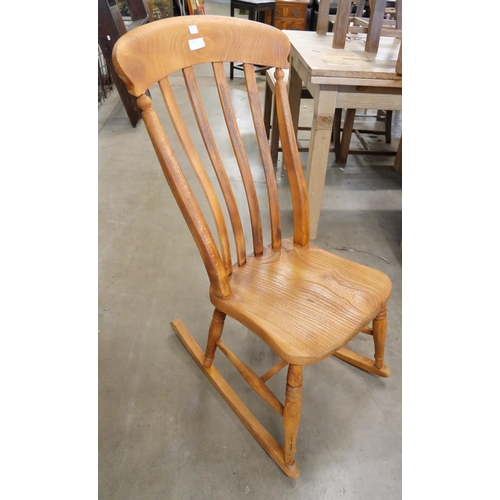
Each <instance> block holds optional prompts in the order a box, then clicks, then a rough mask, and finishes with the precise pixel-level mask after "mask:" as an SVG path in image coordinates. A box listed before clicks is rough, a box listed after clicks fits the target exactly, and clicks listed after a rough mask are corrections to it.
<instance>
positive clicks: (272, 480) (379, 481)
mask: <svg viewBox="0 0 500 500" xmlns="http://www.w3.org/2000/svg"><path fill="white" fill-rule="evenodd" d="M206 11H207V13H208V14H223V15H228V14H229V6H228V4H227V3H215V2H207V3H206ZM197 74H198V76H199V77H200V82H202V92H203V93H204V94H205V95H206V96H208V98H209V99H210V96H211V95H212V93H213V92H214V86H213V82H212V79H211V77H210V72H209V68H205V67H201V68H199V69H198V70H197ZM258 80H259V88H260V89H261V91H262V97H263V91H264V77H259V78H258ZM241 81H242V80H241V78H239V75H238V74H237V75H236V78H235V79H234V81H233V82H232V92H233V93H234V94H233V95H235V96H236V97H237V96H238V95H239V92H242V90H241ZM176 82H180V79H179V80H176V79H175V78H174V86H175V85H177V83H176ZM151 92H152V97H153V101H157V102H158V101H159V100H160V99H158V97H159V95H158V91H157V90H156V89H152V91H151ZM186 104H187V101H186ZM309 112H310V103H309V104H308V103H307V101H306V102H304V103H303V106H302V110H301V121H302V120H304V121H305V122H307V120H308V116H309V115H308V113H309ZM360 113H361V112H360ZM369 115H370V113H368V116H369ZM241 116H242V120H243V119H245V114H244V113H243V114H242V115H241ZM359 119H360V120H367V121H369V122H370V123H371V124H372V126H373V125H376V122H375V120H374V119H373V118H369V117H366V116H363V115H362V114H361V116H360V117H359ZM378 126H380V123H379V124H378ZM393 132H394V135H393V141H392V143H391V144H390V145H385V144H384V143H383V140H382V138H381V136H367V140H368V141H371V143H372V146H373V147H378V148H382V149H383V148H387V150H388V151H389V150H390V151H393V150H395V149H396V147H397V144H398V141H399V137H400V133H401V114H400V113H396V116H395V117H394V130H393ZM302 134H303V137H302V139H301V143H304V144H307V133H302ZM304 134H305V135H304ZM302 157H303V162H304V165H305V163H306V153H304V154H303V155H302ZM393 162H394V156H389V155H387V156H366V155H364V156H363V155H351V156H350V157H349V159H348V162H347V164H346V165H345V166H344V167H340V166H339V165H337V164H336V163H335V162H334V159H333V156H332V157H331V160H330V162H329V168H328V172H327V178H326V185H325V194H324V200H323V206H322V213H321V219H320V225H319V230H318V237H317V239H316V241H315V243H316V244H317V245H319V246H321V247H322V248H324V249H326V250H329V251H331V252H336V253H339V255H342V256H344V257H348V258H350V259H352V260H355V261H357V262H360V263H363V264H367V265H370V266H373V267H375V268H377V269H380V270H382V271H384V272H385V273H387V274H388V275H389V277H390V278H391V279H392V281H393V294H392V297H391V299H390V302H389V304H388V334H387V348H386V364H387V365H388V366H389V367H390V369H391V371H392V376H391V377H390V378H388V379H381V378H378V377H375V376H372V375H370V374H368V373H365V372H363V371H361V370H358V369H356V368H354V367H352V366H350V365H347V364H345V363H343V362H341V361H339V360H337V359H334V358H331V359H326V360H324V361H323V362H321V363H319V364H317V365H314V366H308V367H306V368H305V369H304V392H303V412H302V418H301V423H300V430H299V437H298V449H297V454H296V459H297V463H298V465H299V467H300V469H301V476H300V477H299V478H298V479H296V480H293V479H290V478H288V477H287V476H285V475H284V473H283V472H282V471H281V470H280V469H279V468H278V467H277V466H276V465H275V464H274V462H273V461H272V460H271V459H270V458H269V457H268V455H267V454H266V452H265V451H264V450H263V449H262V448H261V447H260V446H259V444H258V443H257V442H256V441H255V440H254V439H253V438H252V436H251V435H250V434H249V433H248V431H247V430H246V429H245V427H244V426H243V424H242V423H241V422H240V421H239V419H238V418H237V417H236V416H235V415H234V414H233V412H232V411H231V410H230V409H229V407H228V406H227V405H226V404H225V403H224V401H223V400H222V399H221V397H220V396H219V395H218V393H217V392H216V390H215V389H214V388H213V387H212V385H211V384H210V383H209V381H208V380H207V379H206V378H205V376H204V375H203V373H202V372H201V370H200V369H199V368H198V367H197V366H196V365H195V363H194V362H193V360H192V359H191V357H190V356H189V354H188V353H187V351H186V350H185V349H184V347H183V346H182V344H181V343H180V341H179V340H178V339H177V337H176V335H175V334H174V332H173V330H172V328H171V326H170V321H171V320H174V319H177V318H180V319H182V320H183V321H184V322H185V324H186V326H187V327H188V328H189V330H190V331H191V333H192V334H193V336H194V337H195V339H196V340H197V341H198V342H199V343H200V344H201V345H204V343H205V338H206V333H207V328H208V324H209V322H210V319H211V314H212V306H211V305H210V302H209V300H208V280H207V277H206V273H205V271H204V268H203V265H202V262H201V259H200V258H199V255H198V252H197V249H196V247H195V245H194V243H193V241H192V238H191V236H190V234H189V232H188V230H187V228H186V226H185V223H184V221H183V219H182V217H181V215H180V212H179V210H178V208H177V206H176V205H175V202H174V200H173V198H172V196H171V194H170V192H169V190H168V186H167V183H166V182H165V179H164V177H163V174H162V173H161V170H160V167H159V165H158V162H157V160H156V157H155V154H154V151H153V149H152V147H151V145H150V141H149V138H148V136H147V133H146V131H145V128H144V124H143V123H142V121H141V122H139V124H138V125H137V127H136V128H132V127H131V125H130V123H129V121H128V118H127V115H126V113H125V110H124V108H123V106H122V104H121V102H120V100H119V98H118V96H117V93H116V91H115V92H113V94H112V95H111V96H110V97H109V98H108V99H107V101H106V102H105V103H104V104H103V105H102V106H101V107H100V109H99V498H101V499H116V500H129V499H130V500H149V499H179V500H181V499H182V500H184V499H200V498H206V499H239V498H252V499H278V498H283V499H285V498H287V499H288V498H294V499H295V498H296V499H300V500H308V499H311V500H313V499H314V500H317V499H335V498H349V499H358V500H364V499H367V500H368V499H369V500H392V499H400V498H401V496H402V463H401V462H402V459H401V454H402V444H401V434H402V429H401V400H402V396H401V390H402V382H401V378H402V367H401V343H402V342H401V340H402V339H401V297H402V291H401V253H402V248H401V238H402V236H401V184H402V182H401V174H400V173H397V172H395V171H394V169H393V168H392V165H393ZM285 175H286V173H284V172H283V171H282V169H281V166H280V164H279V165H278V169H277V176H278V185H279V190H280V197H281V196H283V198H284V199H286V192H287V189H288V185H287V180H286V177H285ZM258 186H259V185H258ZM234 187H235V191H236V192H237V193H238V192H240V191H241V189H240V188H241V186H239V185H237V181H235V186H234ZM260 187H262V185H260ZM283 225H284V233H285V234H288V233H289V231H290V228H291V226H290V220H289V218H288V217H287V206H286V203H285V205H284V208H283ZM343 249H350V251H348V250H343ZM270 314H272V311H270ZM225 338H226V340H227V343H228V344H229V345H230V346H232V347H233V348H234V350H236V351H237V353H238V354H239V355H240V356H241V357H242V358H243V360H244V361H245V362H247V363H248V364H250V365H251V366H252V367H253V368H254V369H255V370H256V371H257V373H260V372H264V371H266V370H267V369H268V368H269V367H270V366H272V365H273V364H274V362H275V361H276V358H275V356H274V355H272V353H270V352H269V350H268V349H267V347H266V346H265V345H264V344H263V343H262V342H261V341H260V340H259V339H257V338H255V337H254V336H253V335H252V334H250V333H249V332H248V331H247V330H245V329H244V328H242V327H240V326H239V325H237V324H236V323H235V322H233V321H231V320H228V322H227V326H226V330H225ZM352 347H353V348H355V349H357V350H359V351H360V352H362V353H366V354H368V355H371V354H372V343H371V339H370V338H368V337H366V336H363V337H360V338H358V339H355V340H354V341H353V342H352ZM217 361H218V362H219V370H220V371H221V373H222V374H223V375H224V376H225V377H227V379H228V381H229V382H230V383H231V384H232V385H233V387H234V388H235V389H236V390H237V392H238V394H239V395H240V397H241V398H242V399H243V400H244V401H245V403H246V404H247V405H248V406H249V407H250V408H251V409H252V410H253V411H254V412H255V413H256V415H257V417H258V418H259V419H261V420H262V421H263V423H264V424H265V425H266V426H267V428H268V429H269V431H270V432H271V433H272V434H273V435H274V436H275V437H276V438H277V439H278V440H281V439H282V429H281V422H280V421H279V417H277V415H276V414H275V413H273V410H269V411H268V409H267V408H265V407H264V404H263V403H262V402H261V401H260V400H258V398H257V396H255V395H254V394H253V393H250V389H249V388H248V387H246V386H245V383H244V382H243V381H242V379H241V377H240V375H239V374H238V373H237V372H236V371H235V370H234V369H233V368H232V366H229V365H228V362H227V361H226V360H225V359H221V357H220V356H219V358H218V359H217ZM270 387H271V388H272V389H273V390H274V391H275V392H276V393H277V394H278V395H283V393H284V387H285V385H284V373H280V374H278V375H277V376H276V377H274V378H273V379H272V380H271V381H270Z"/></svg>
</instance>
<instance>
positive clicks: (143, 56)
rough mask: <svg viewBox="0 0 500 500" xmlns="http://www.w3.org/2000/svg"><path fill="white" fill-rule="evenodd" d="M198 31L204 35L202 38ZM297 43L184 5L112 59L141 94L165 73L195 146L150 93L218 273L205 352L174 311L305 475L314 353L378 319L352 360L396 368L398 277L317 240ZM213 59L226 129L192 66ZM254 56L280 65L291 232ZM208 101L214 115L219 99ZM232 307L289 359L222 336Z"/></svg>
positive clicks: (234, 399)
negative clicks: (223, 362)
mask: <svg viewBox="0 0 500 500" xmlns="http://www.w3.org/2000/svg"><path fill="white" fill-rule="evenodd" d="M193 25H196V27H197V30H198V33H197V34H195V35H191V34H190V32H189V29H188V28H189V26H193ZM200 38H201V39H202V40H203V46H202V47H201V46H200V41H199V39H200ZM190 40H191V41H192V40H195V43H198V46H196V47H195V48H194V49H193V48H192V46H191V49H186V47H189V41H190ZM196 40H198V41H197V42H196ZM289 49H290V45H289V42H288V39H287V37H286V36H285V35H284V34H283V33H282V32H281V31H279V30H277V29H275V28H272V27H269V26H266V25H263V24H261V23H256V22H252V21H246V20H242V19H236V18H233V19H228V18H224V17H220V18H219V17H216V16H193V17H191V18H190V17H189V16H186V17H183V18H173V19H166V20H164V21H157V22H155V23H153V24H151V25H150V27H148V29H142V30H140V29H137V30H134V32H133V33H130V36H129V35H125V36H124V37H122V38H121V40H120V41H119V43H118V44H117V45H116V48H115V52H114V62H115V65H116V68H117V72H118V73H119V74H120V75H121V77H122V78H123V80H124V81H125V82H126V83H127V85H128V88H129V89H130V91H131V92H132V93H134V95H135V94H137V95H140V94H141V92H144V90H145V89H147V88H149V87H150V86H152V84H153V83H154V82H155V81H157V82H159V85H160V89H161V92H162V96H163V100H164V102H165V104H166V107H167V109H168V111H169V114H170V117H171V120H172V122H173V123H174V131H175V133H176V134H177V138H178V140H179V142H180V143H181V144H182V147H183V149H184V152H185V153H186V157H187V160H186V161H182V162H181V161H180V160H178V159H177V158H176V156H175V154H174V150H173V148H172V147H171V146H170V142H169V139H168V138H167V135H166V133H165V131H164V129H163V128H162V125H161V123H160V121H159V119H158V116H157V114H156V112H155V111H154V110H153V108H152V102H151V99H150V98H149V97H148V96H146V95H140V97H139V98H138V105H139V107H140V109H141V110H142V114H143V119H144V123H145V125H146V129H147V131H148V134H149V136H150V138H151V140H152V143H153V146H154V148H155V151H156V153H157V156H158V159H159V162H160V165H161V167H162V170H163V172H164V174H165V178H166V179H167V182H168V184H169V186H170V188H171V190H172V193H173V195H174V197H175V199H176V201H177V203H178V205H179V208H180V210H181V213H182V215H183V216H184V218H185V220H186V223H187V225H188V227H189V229H190V231H191V233H192V235H193V238H194V241H195V243H196V245H197V246H198V249H199V252H200V255H201V257H202V260H203V262H204V264H205V267H206V271H207V274H208V277H209V281H210V287H209V292H210V300H211V302H212V304H213V305H214V306H215V311H214V314H213V318H212V322H211V324H210V328H209V332H208V339H207V347H206V350H205V353H203V351H202V349H201V348H200V347H199V345H198V344H197V343H196V342H195V341H194V339H193V337H192V336H191V335H190V333H189V332H188V330H187V329H186V327H185V326H184V325H183V323H182V322H181V321H179V320H176V321H174V322H172V326H173V328H174V330H175V332H176V333H177V335H178V336H179V338H180V339H181V341H182V343H183V344H184V346H185V347H186V349H187V350H188V352H189V353H190V354H191V356H192V357H193V358H194V360H195V361H196V363H197V364H198V366H199V367H200V368H201V369H202V370H203V372H204V373H205V375H206V376H207V377H208V378H209V380H210V381H211V382H212V384H213V385H214V386H215V387H216V388H217V390H218V391H219V393H220V394H221V395H222V396H223V398H224V399H225V400H226V402H227V403H228V404H229V406H230V407H231V408H232V409H233V411H234V412H235V413H236V415H237V416H238V417H239V418H240V420H241V421H242V422H243V424H244V425H245V426H246V427H247V429H248V430H249V431H250V432H251V434H252V435H253V436H254V437H255V438H256V439H257V441H258V442H259V443H260V444H261V446H262V447H263V448H264V449H265V450H266V451H267V452H268V453H269V455H270V456H271V458H272V459H273V460H274V461H275V462H276V463H277V464H278V466H279V467H280V468H281V469H282V470H283V471H284V472H285V473H286V474H287V475H288V476H290V477H292V478H295V477H298V475H299V469H298V467H297V465H296V462H295V454H296V444H297V432H298V428H299V422H300V413H301V392H302V366H303V365H308V364H312V363H316V362H318V361H321V360H322V359H325V358H328V357H329V356H330V355H332V354H334V355H338V353H340V354H341V355H342V353H343V351H342V349H343V348H344V346H345V345H346V344H347V343H348V342H349V341H350V340H351V339H352V338H354V337H355V336H356V335H357V334H358V333H359V332H360V331H362V330H364V329H366V328H367V327H368V325H369V324H370V323H371V322H372V321H373V329H372V330H373V337H374V342H375V352H376V355H375V356H376V360H368V359H366V358H363V357H358V358H356V359H355V360H354V361H353V360H352V359H350V360H349V359H348V361H349V362H350V363H352V364H354V365H355V366H359V367H360V368H362V369H364V370H366V371H369V372H371V373H375V374H377V375H381V376H386V375H387V367H385V366H384V365H383V348H384V342H385V307H386V303H387V300H388V299H389V296H390V293H391V282H390V280H389V278H388V277H387V276H386V275H385V274H383V273H382V272H380V271H378V270H375V269H372V268H368V267H366V266H362V265H360V264H357V263H355V262H351V261H349V260H347V259H344V258H342V257H339V256H336V255H334V254H331V253H329V252H326V251H325V250H322V249H321V248H319V247H317V246H315V245H312V244H310V243H309V223H310V222H309V202H308V196H307V188H306V183H305V179H304V174H303V170H302V165H301V162H300V157H299V153H298V149H297V143H296V140H295V133H294V127H293V121H292V115H291V110H290V106H289V101H288V94H287V90H286V84H285V81H284V79H283V75H284V73H283V69H286V68H287V67H288V55H289ZM231 61H239V62H241V63H242V64H243V71H244V76H245V78H246V85H247V93H248V103H249V107H250V113H251V115H252V119H253V123H254V129H255V135H256V141H255V142H256V144H257V147H258V149H259V152H260V163H261V164H260V165H258V164H252V165H250V160H249V157H247V154H246V141H243V139H242V134H241V132H240V131H239V127H238V120H237V119H236V116H235V111H234V108H233V105H232V102H231V91H230V89H229V87H228V85H227V79H226V78H225V74H224V67H223V63H224V62H231ZM205 62H210V63H212V66H213V70H214V81H215V83H216V87H217V93H218V96H219V100H220V104H221V117H220V120H221V121H220V126H221V127H224V126H225V127H226V128H227V134H224V133H222V134H221V133H215V132H219V131H218V130H217V131H215V132H214V130H212V129H211V127H210V120H209V119H208V117H207V111H206V109H205V106H204V103H203V98H202V92H201V91H200V89H199V88H198V85H197V81H196V76H195V71H194V69H193V65H194V64H198V63H205ZM254 64H259V65H268V66H273V67H276V71H275V78H276V84H275V95H276V115H277V120H278V126H279V131H280V138H281V143H282V149H283V155H284V158H285V161H286V165H287V175H288V181H289V185H290V190H291V198H292V205H293V220H294V228H293V236H292V237H290V238H285V239H282V236H281V223H280V215H279V214H280V212H279V205H278V193H277V185H276V179H275V172H274V170H273V167H272V160H271V154H270V150H269V144H268V141H267V137H266V132H265V126H264V118H263V116H262V111H261V105H260V100H259V96H258V88H257V82H256V79H255V71H254ZM178 70H182V74H183V75H184V81H185V86H186V89H187V92H188V95H189V99H190V101H191V107H192V112H193V115H194V117H195V120H196V123H197V125H198V128H199V131H200V134H201V137H202V139H203V145H204V146H205V149H206V152H207V157H208V158H209V162H210V163H211V166H212V168H213V169H214V172H215V177H216V178H217V181H218V182H219V187H220V191H221V198H222V199H224V200H225V208H226V209H227V213H228V217H229V219H230V221H231V227H232V228H233V233H234V236H235V243H236V248H235V254H236V262H235V263H234V264H232V266H229V259H230V244H229V237H228V233H227V228H226V225H225V222H224V215H223V213H222V205H221V204H220V203H219V201H218V200H217V196H216V190H215V189H214V187H213V186H212V183H211V180H210V176H209V175H208V173H207V172H206V171H205V168H207V167H206V166H204V165H203V163H202V160H201V158H202V155H201V154H198V152H197V150H196V146H195V143H194V141H193V140H192V139H191V138H190V136H189V130H188V129H187V127H186V123H185V122H184V119H183V118H182V116H181V112H180V109H179V106H178V104H177V103H176V100H175V96H174V92H173V91H172V88H171V86H170V83H169V81H168V76H169V74H171V73H172V72H175V71H178ZM211 104H213V103H211ZM210 110H211V116H210V118H211V119H212V118H213V115H212V113H214V111H213V106H212V107H211V108H210ZM182 111H183V112H184V111H185V110H182ZM186 111H187V110H186ZM217 128H218V127H217ZM174 131H172V133H171V135H172V136H173V135H174ZM245 133H247V131H245ZM245 139H246V137H245ZM173 140H176V138H175V137H174V138H173ZM218 140H222V141H223V144H222V146H221V147H224V148H226V149H227V146H228V144H230V145H231V146H232V148H233V151H234V154H235V159H236V163H237V165H238V170H239V172H240V174H241V179H240V181H239V182H241V184H242V185H243V186H244V192H245V195H246V202H247V207H246V208H247V209H248V210H249V214H250V216H249V219H250V226H251V233H252V239H253V252H252V253H250V254H249V255H247V254H246V249H245V236H244V224H243V223H242V219H241V218H240V210H239V208H238V204H237V201H238V200H237V199H236V196H235V195H234V193H233V185H232V184H234V183H235V182H237V181H230V180H229V175H228V173H227V171H226V165H225V164H224V161H223V157H222V155H221V154H220V153H219V150H220V149H219V147H218V145H217V141H218ZM256 163H258V159H257V160H256ZM184 164H187V165H184ZM189 164H190V165H191V167H192V168H193V169H194V171H195V173H196V176H197V178H198V180H199V182H200V184H201V187H202V190H203V194H204V196H205V199H206V201H207V202H208V205H209V207H210V209H209V210H207V212H209V213H211V215H212V216H213V219H214V220H215V226H216V228H217V234H218V236H219V246H220V250H219V248H218V246H217V244H216V241H215V239H214V237H213V235H212V233H211V231H210V225H209V224H208V222H207V220H206V218H205V216H204V214H203V212H202V210H201V208H200V205H199V204H198V202H197V201H196V199H195V195H194V193H195V192H196V191H195V190H193V189H191V187H190V186H189V183H188V181H187V177H186V175H185V174H184V172H183V169H182V168H181V166H186V168H187V167H188V166H189ZM257 168H262V169H263V172H264V177H265V179H266V184H267V187H268V201H269V205H270V206H269V217H270V222H271V235H270V240H271V241H270V244H267V242H266V243H264V235H263V233H262V227H261V226H262V224H261V213H260V211H261V207H259V203H258V201H257V194H256V189H255V185H254V180H253V176H254V172H255V171H256V170H254V169H257ZM234 172H235V169H233V170H232V171H231V176H233V174H234ZM202 196H203V195H202ZM226 316H230V317H231V318H234V319H235V320H237V321H239V322H240V323H242V324H243V325H244V326H246V327H247V328H249V329H250V330H251V331H252V332H253V333H254V334H256V335H258V336H259V337H260V338H261V339H262V340H263V341H264V342H265V343H266V344H267V345H268V346H269V347H270V348H271V349H272V350H273V351H274V353H275V354H276V355H277V356H278V357H279V358H280V361H279V362H278V363H277V364H276V365H275V366H273V367H272V368H270V369H269V370H268V371H267V372H266V373H264V375H262V376H261V377H259V376H258V375H257V374H256V373H255V372H254V371H253V370H252V369H251V368H250V367H249V366H247V364H245V363H244V362H243V361H242V360H241V359H239V358H238V356H237V355H236V354H235V352H233V350H232V349H230V348H229V347H228V345H227V344H226V343H225V342H223V341H222V338H221V337H222V332H223V327H224V322H225V318H226ZM217 349H219V350H220V351H221V353H223V354H225V355H226V356H227V358H228V360H229V361H230V362H231V363H232V364H233V365H234V367H235V368H236V369H237V370H238V372H239V373H240V374H241V375H242V376H243V378H244V379H245V380H246V381H247V382H248V384H249V385H250V387H252V388H253V389H254V390H255V391H256V392H257V394H259V395H260V396H261V397H262V398H263V399H264V400H265V401H266V402H267V403H268V404H269V405H270V406H271V407H272V408H273V409H274V410H275V411H276V412H277V413H278V414H279V415H280V416H282V418H283V425H284V443H283V445H282V446H280V445H279V444H278V443H277V441H276V440H275V439H274V438H273V437H272V436H271V435H270V434H269V432H268V431H267V430H266V429H265V428H264V427H263V426H262V425H261V424H260V422H259V421H258V420H257V419H256V418H255V416H254V415H253V414H252V413H251V412H250V411H249V410H248V408H247V407H246V406H245V405H244V404H243V403H242V401H241V400H240V399H239V398H238V396H237V395H236V394H235V393H234V391H233V390H232V389H231V388H230V387H229V385H228V384H227V382H226V381H225V380H224V379H223V378H222V377H221V375H220V373H219V372H218V371H217V369H216V368H215V366H214V363H215V362H214V360H215V358H216V351H217ZM346 356H347V357H348V358H349V356H351V355H350V354H349V353H347V354H346ZM338 357H340V356H338ZM351 358H352V356H351ZM381 364H382V366H380V365H381ZM287 365H288V374H287V385H286V393H285V401H284V403H283V404H282V403H281V402H280V400H279V399H278V398H277V397H276V395H275V394H274V393H273V392H272V391H271V390H270V389H269V388H268V386H267V385H266V381H267V380H269V379H270V378H271V377H272V376H273V375H275V374H276V373H278V371H280V370H281V369H283V368H284V367H285V366H287Z"/></svg>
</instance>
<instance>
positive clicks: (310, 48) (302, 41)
mask: <svg viewBox="0 0 500 500" xmlns="http://www.w3.org/2000/svg"><path fill="white" fill-rule="evenodd" d="M283 33H284V34H285V35H286V36H287V37H288V39H289V40H290V43H291V46H292V47H291V55H292V57H297V58H298V59H299V60H300V62H301V64H302V65H303V66H304V67H305V68H306V70H307V72H308V74H309V75H310V78H311V82H312V83H329V82H328V79H331V78H339V77H340V78H344V79H347V78H353V79H354V80H359V79H367V80H384V83H383V85H384V86H391V87H402V77H401V75H398V74H397V73H396V61H397V58H398V53H399V47H400V44H401V40H398V39H396V38H393V37H381V38H380V44H379V49H378V52H377V53H376V54H371V53H368V52H365V39H366V35H365V34H357V35H350V36H349V37H348V38H347V41H346V44H345V48H344V49H334V48H333V47H332V42H333V34H332V33H327V34H326V35H318V34H317V33H316V32H315V31H292V30H283ZM353 83H354V84H356V85H358V83H355V82H353ZM380 83H381V84H382V82H380Z"/></svg>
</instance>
